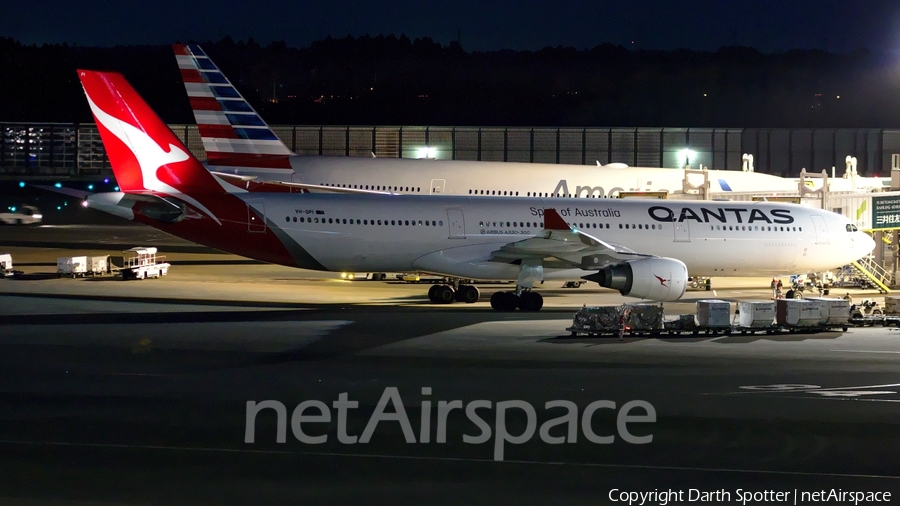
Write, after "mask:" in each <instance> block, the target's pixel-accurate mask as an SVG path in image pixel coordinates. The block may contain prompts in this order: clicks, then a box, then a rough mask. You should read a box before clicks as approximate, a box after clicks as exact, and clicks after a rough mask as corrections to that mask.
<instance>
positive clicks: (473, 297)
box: [456, 285, 481, 304]
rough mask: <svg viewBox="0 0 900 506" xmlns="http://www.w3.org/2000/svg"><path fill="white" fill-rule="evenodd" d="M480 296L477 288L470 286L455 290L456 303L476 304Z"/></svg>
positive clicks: (461, 286)
mask: <svg viewBox="0 0 900 506" xmlns="http://www.w3.org/2000/svg"><path fill="white" fill-rule="evenodd" d="M480 296H481V293H479V292H478V288H475V287H474V286H472V285H459V288H457V290H456V302H465V303H466V304H472V303H473V302H478V298H479V297H480Z"/></svg>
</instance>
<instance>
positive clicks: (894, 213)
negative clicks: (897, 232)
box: [872, 196, 900, 229]
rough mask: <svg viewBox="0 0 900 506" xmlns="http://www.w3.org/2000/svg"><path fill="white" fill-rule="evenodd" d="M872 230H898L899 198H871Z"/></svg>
mask: <svg viewBox="0 0 900 506" xmlns="http://www.w3.org/2000/svg"><path fill="white" fill-rule="evenodd" d="M872 228H873V229H888V228H900V196H898V197H874V196H873V197H872Z"/></svg>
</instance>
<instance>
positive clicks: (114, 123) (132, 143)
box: [85, 90, 222, 225]
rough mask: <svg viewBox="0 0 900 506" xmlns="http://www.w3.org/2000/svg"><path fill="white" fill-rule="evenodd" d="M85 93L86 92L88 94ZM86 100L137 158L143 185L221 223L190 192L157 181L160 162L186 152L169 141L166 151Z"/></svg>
mask: <svg viewBox="0 0 900 506" xmlns="http://www.w3.org/2000/svg"><path fill="white" fill-rule="evenodd" d="M85 91H86V90H85ZM85 94H86V95H87V93H85ZM87 99H88V104H90V106H91V111H93V113H94V116H95V117H96V118H97V121H98V122H100V123H101V124H102V125H103V126H104V127H106V129H107V130H109V131H110V132H112V134H113V135H115V136H116V137H117V138H118V139H119V140H120V141H122V143H123V144H125V145H126V146H128V149H130V150H131V152H132V154H134V157H135V158H136V159H137V161H138V165H140V167H141V181H142V184H143V186H144V188H146V189H147V190H153V191H155V192H160V193H164V194H167V195H172V196H175V194H177V195H178V198H180V199H182V200H186V201H187V202H190V203H191V204H192V205H194V206H195V207H197V208H198V209H200V210H201V211H203V212H204V213H206V214H207V215H208V216H209V217H210V218H212V219H213V220H215V222H216V223H218V224H219V225H221V224H222V222H220V221H219V219H218V218H216V216H215V215H214V214H213V213H212V212H211V211H210V210H209V209H207V208H206V206H204V205H203V204H201V203H200V202H198V201H197V200H196V199H195V198H193V197H191V196H190V195H187V194H184V193H182V192H180V191H178V190H177V189H175V188H173V187H172V186H170V185H168V184H166V183H164V182H162V181H160V180H159V177H157V175H156V171H157V170H159V168H160V167H162V166H163V165H166V164H170V163H177V162H183V161H185V160H187V159H189V158H190V155H189V154H187V153H185V152H184V151H183V150H181V149H179V148H178V147H176V146H174V145H172V144H169V150H168V151H166V150H164V149H163V148H161V147H160V146H159V144H157V142H156V141H155V140H153V139H152V138H151V137H150V136H149V135H147V134H146V133H145V132H144V131H142V130H139V129H137V128H135V127H133V126H131V125H130V124H128V123H126V122H124V121H122V120H120V119H118V118H116V117H114V116H112V115H110V114H107V113H106V112H105V111H103V110H102V109H100V107H99V106H97V104H95V103H94V101H93V100H91V97H90V95H87Z"/></svg>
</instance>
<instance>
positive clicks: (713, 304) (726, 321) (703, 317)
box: [697, 299, 731, 328]
mask: <svg viewBox="0 0 900 506" xmlns="http://www.w3.org/2000/svg"><path fill="white" fill-rule="evenodd" d="M697 324H698V325H700V326H701V327H706V328H724V327H730V326H731V303H730V302H728V301H725V300H715V299H709V300H698V301H697Z"/></svg>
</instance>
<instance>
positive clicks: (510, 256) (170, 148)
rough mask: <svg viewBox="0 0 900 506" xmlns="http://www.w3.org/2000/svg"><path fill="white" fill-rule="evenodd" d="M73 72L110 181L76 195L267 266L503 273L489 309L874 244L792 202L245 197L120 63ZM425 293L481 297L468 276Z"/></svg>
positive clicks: (757, 269)
mask: <svg viewBox="0 0 900 506" xmlns="http://www.w3.org/2000/svg"><path fill="white" fill-rule="evenodd" d="M79 76H80V78H81V81H82V84H83V86H84V89H85V93H86V94H87V97H88V102H89V104H90V106H91V110H92V112H93V114H94V118H95V119H96V121H97V126H98V129H99V131H100V135H101V137H102V139H103V143H104V145H105V146H106V149H107V151H108V152H109V153H110V161H111V162H112V166H113V170H114V172H115V174H116V178H117V180H118V181H119V185H120V187H121V188H122V189H123V191H121V192H115V193H99V194H91V195H88V196H87V198H86V200H85V203H86V205H87V206H88V207H93V208H96V209H99V210H102V211H106V212H109V213H112V214H115V215H117V216H121V217H123V218H127V219H131V220H135V221H138V222H141V223H145V224H147V225H150V226H152V227H155V228H158V229H160V230H163V231H165V232H168V233H170V234H172V235H175V236H178V237H182V238H185V239H188V240H190V241H194V242H197V243H200V244H204V245H207V246H210V247H213V248H216V249H220V250H222V251H227V252H231V253H235V254H238V255H242V256H246V257H250V258H255V259H259V260H263V261H267V262H272V263H279V264H283V265H288V266H293V267H301V268H307V269H317V270H330V271H357V272H358V271H366V272H413V271H418V272H429V273H435V274H441V275H445V276H450V277H454V278H457V279H479V280H515V281H516V290H515V291H509V292H497V293H494V294H493V295H492V296H491V306H492V307H493V308H494V309H497V310H502V311H511V310H514V309H516V308H519V309H522V310H528V311H536V310H538V309H540V308H541V306H542V305H543V299H542V298H541V296H540V294H538V293H537V292H535V291H533V290H532V288H533V287H534V284H535V283H540V282H542V281H545V280H560V279H565V280H571V279H577V278H578V277H583V278H585V279H588V280H591V281H595V282H597V283H598V284H599V285H600V286H602V287H606V288H612V289H615V290H618V291H619V292H620V293H621V294H623V295H627V296H631V297H638V298H645V299H650V300H657V301H670V300H676V299H678V298H680V297H681V296H682V295H683V294H684V290H685V286H686V284H687V275H688V272H691V274H692V275H695V276H751V275H770V274H778V273H784V272H806V271H822V270H826V269H830V268H833V267H837V266H840V265H844V264H847V263H849V262H851V261H853V260H857V259H859V258H861V257H863V256H865V255H866V254H868V253H869V252H870V251H871V250H872V249H873V247H874V241H873V240H872V238H871V237H869V236H868V235H866V234H864V233H862V232H859V231H857V230H856V227H855V226H854V225H853V224H852V223H851V222H850V221H849V220H848V219H846V218H845V217H843V216H840V215H838V214H834V213H831V212H828V211H822V210H818V209H809V208H805V207H801V206H796V205H791V204H773V203H763V202H755V203H738V202H706V201H704V202H687V201H681V202H678V201H659V200H642V199H622V200H620V199H608V200H586V199H563V198H553V199H543V198H534V197H532V198H503V197H480V196H479V197H474V196H473V197H468V196H428V197H426V196H418V195H385V194H380V195H379V194H370V193H363V194H347V195H340V194H314V193H284V192H280V193H270V192H265V191H262V192H248V191H246V190H245V189H242V188H238V187H236V186H234V185H231V184H228V183H224V182H223V181H222V180H221V179H219V178H218V177H217V176H216V175H215V174H212V173H209V172H207V171H206V170H204V168H203V166H202V165H201V164H200V163H199V162H198V161H197V160H196V159H195V158H194V157H193V156H192V155H191V154H190V153H189V152H188V151H187V149H186V148H185V147H184V146H183V145H182V144H181V143H180V142H179V141H178V139H177V138H176V137H175V135H174V134H173V133H172V132H171V131H170V130H169V129H168V128H167V127H166V125H165V124H164V123H163V122H162V121H161V120H160V119H159V118H158V117H157V116H156V115H155V114H154V113H153V111H152V110H150V107H149V106H148V105H147V104H146V103H144V101H143V100H142V99H141V98H140V97H139V96H138V95H137V93H136V92H135V91H134V89H133V88H132V87H131V86H130V85H129V84H128V82H127V81H125V79H124V77H123V76H122V75H121V74H116V73H106V72H93V71H87V70H80V71H79ZM428 295H429V299H431V300H432V301H433V302H436V303H439V302H442V303H448V302H453V301H454V300H456V301H460V302H475V301H477V300H478V299H479V291H478V289H477V288H476V287H475V286H473V285H465V284H458V285H453V286H450V285H436V286H434V287H432V288H431V290H430V291H429V294H428Z"/></svg>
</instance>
